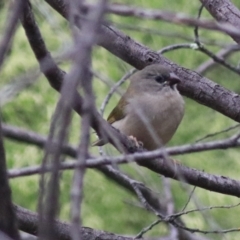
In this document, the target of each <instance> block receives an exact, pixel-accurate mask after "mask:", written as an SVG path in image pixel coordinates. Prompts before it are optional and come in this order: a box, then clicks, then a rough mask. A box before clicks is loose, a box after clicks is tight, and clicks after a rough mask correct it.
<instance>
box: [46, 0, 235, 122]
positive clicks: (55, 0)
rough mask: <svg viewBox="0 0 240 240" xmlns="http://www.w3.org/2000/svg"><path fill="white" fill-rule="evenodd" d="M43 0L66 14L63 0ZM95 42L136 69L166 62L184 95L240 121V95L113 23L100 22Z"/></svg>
mask: <svg viewBox="0 0 240 240" xmlns="http://www.w3.org/2000/svg"><path fill="white" fill-rule="evenodd" d="M45 1H46V2H48V3H49V4H50V5H51V6H52V7H53V8H54V9H56V10H57V11H58V12H59V13H60V14H62V15H63V16H64V17H65V18H67V16H68V6H67V5H66V4H65V3H64V2H63V1H62V0H45ZM76 24H78V23H76ZM77 26H78V27H79V28H80V25H77ZM98 44H99V45H100V46H102V47H104V48H106V49H107V50H108V51H110V52H111V53H112V54H114V55H116V56H117V57H119V58H121V59H122V60H123V61H125V62H127V63H129V64H130V65H132V66H134V67H136V68H137V69H142V68H143V67H145V66H146V65H149V64H152V63H160V64H163V65H167V66H169V67H170V68H171V69H173V71H174V72H176V73H177V75H178V76H179V77H181V79H183V80H184V81H183V82H182V84H181V85H179V90H180V91H181V93H182V94H183V95H185V96H187V97H189V98H192V99H194V100H195V101H197V102H198V103H200V104H203V105H205V106H208V107H210V108H212V109H214V110H216V111H218V112H220V113H222V114H223V115H225V116H227V117H229V118H231V119H233V120H235V121H238V122H240V96H239V95H238V94H236V93H235V92H233V91H230V90H227V89H225V88H224V87H222V86H219V85H218V84H216V83H215V82H213V81H211V80H209V79H207V78H205V77H202V76H201V75H199V74H198V73H196V72H194V71H190V70H188V69H185V68H183V67H181V66H179V65H177V64H175V63H173V62H171V61H170V60H168V59H167V58H165V57H163V56H162V55H159V54H158V53H156V52H154V51H152V50H151V49H149V48H147V47H146V46H143V45H141V44H139V43H137V42H135V41H134V40H133V39H131V38H130V37H129V36H127V35H125V34H124V33H123V32H121V31H119V30H118V29H116V28H114V27H112V26H106V25H105V26H102V28H101V35H100V37H99V42H98Z"/></svg>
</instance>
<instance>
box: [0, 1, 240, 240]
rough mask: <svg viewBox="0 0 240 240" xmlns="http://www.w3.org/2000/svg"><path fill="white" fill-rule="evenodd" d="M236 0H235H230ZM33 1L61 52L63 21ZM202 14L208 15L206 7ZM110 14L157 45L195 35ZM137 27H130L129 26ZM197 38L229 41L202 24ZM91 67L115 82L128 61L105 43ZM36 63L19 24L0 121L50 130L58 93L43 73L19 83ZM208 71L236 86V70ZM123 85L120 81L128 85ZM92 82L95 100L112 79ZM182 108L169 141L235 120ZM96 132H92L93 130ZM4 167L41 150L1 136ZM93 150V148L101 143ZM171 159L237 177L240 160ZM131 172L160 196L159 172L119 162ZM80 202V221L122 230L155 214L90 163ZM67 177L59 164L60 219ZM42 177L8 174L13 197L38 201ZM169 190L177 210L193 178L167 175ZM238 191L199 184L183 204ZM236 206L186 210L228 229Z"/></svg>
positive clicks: (213, 156) (235, 154)
mask: <svg viewBox="0 0 240 240" xmlns="http://www.w3.org/2000/svg"><path fill="white" fill-rule="evenodd" d="M233 2H234V3H235V4H236V5H238V7H240V3H239V2H238V1H237V0H235V1H233ZM121 3H123V4H131V5H135V6H138V7H143V8H152V9H161V10H168V11H173V12H179V13H185V14H187V15H190V16H193V17H196V16H197V13H198V9H199V7H200V3H199V1H187V0H185V1H184V0H172V1H157V0H151V1H143V0H141V1H136V0H135V1H128V0H125V1H121ZM7 6H8V3H3V5H1V6H0V7H1V10H0V29H1V31H3V29H4V27H5V23H6V17H7ZM33 7H34V11H35V15H36V18H37V22H38V25H39V27H40V29H41V32H42V35H43V37H44V40H45V42H46V44H47V47H48V49H49V50H50V51H51V53H52V54H53V56H56V57H57V56H61V55H62V54H63V53H66V52H67V51H68V50H69V46H71V44H72V40H71V32H70V30H69V26H68V23H67V22H66V21H65V20H64V19H63V18H62V17H60V16H59V14H57V13H56V12H55V11H53V10H52V9H51V8H50V7H49V6H48V5H47V4H44V1H40V0H38V1H34V2H33ZM203 16H204V17H208V18H211V16H210V15H209V14H208V13H207V12H206V11H203ZM107 19H108V21H110V22H111V23H112V24H114V25H116V27H118V28H119V29H121V30H122V31H124V32H125V33H126V34H128V35H129V36H131V38H133V39H134V40H136V41H138V42H140V43H142V44H144V45H146V46H148V47H149V48H151V49H154V50H160V49H161V48H163V47H166V46H169V45H172V44H179V43H191V42H193V36H194V34H193V28H188V27H184V26H176V25H174V24H170V23H165V22H162V21H150V20H142V19H137V18H130V17H128V18H127V17H126V18H124V17H118V16H112V15H111V16H109V15H108V16H107ZM133 28H134V29H133ZM200 38H201V39H202V40H205V41H211V42H213V43H214V42H217V43H219V44H222V45H225V44H233V41H232V40H231V39H230V38H229V37H228V36H225V35H224V34H221V33H218V32H213V31H205V30H200ZM206 47H208V48H209V49H210V50H212V51H213V52H217V51H218V50H219V49H220V48H221V47H219V46H216V45H214V44H211V45H210V44H206ZM165 56H166V57H167V58H169V59H171V60H172V61H174V62H176V63H178V64H179V65H181V66H183V67H186V68H189V69H192V70H194V69H195V68H197V66H198V65H200V64H201V63H203V62H204V61H206V60H207V59H208V57H207V56H205V55H204V54H202V53H200V52H198V51H196V50H192V49H181V50H177V51H172V52H168V53H166V54H165ZM239 57H240V55H239V53H235V54H234V55H233V56H232V57H230V58H229V59H228V61H229V62H230V63H231V64H232V65H234V66H237V65H238V64H239V60H240V58H239ZM92 60H93V68H94V70H95V71H96V72H98V73H100V74H101V75H102V76H104V77H105V78H106V79H110V83H111V84H114V83H115V82H116V81H117V80H119V79H120V78H121V77H122V76H123V75H124V74H125V73H126V72H127V71H128V70H129V69H131V66H129V65H128V64H126V63H124V62H123V61H122V60H120V59H117V58H116V57H115V56H113V55H111V54H110V53H109V52H107V51H106V50H105V49H102V48H100V47H95V48H94V52H93V58H92ZM37 67H38V64H37V62H36V60H35V57H34V55H33V53H32V51H31V49H30V47H29V44H28V41H27V39H26V36H25V34H24V31H23V29H22V27H21V26H19V28H18V30H17V33H16V36H15V38H14V41H13V45H12V47H11V50H10V51H9V53H8V56H7V60H6V61H5V63H4V66H3V68H2V71H1V82H0V97H1V105H2V109H1V111H2V119H3V122H4V123H7V124H12V125H15V126H18V127H22V128H25V129H28V130H32V131H35V132H37V133H40V134H43V135H47V134H48V131H49V125H50V121H51V117H52V114H53V113H54V109H55V106H56V103H57V100H58V98H59V95H58V93H56V92H55V91H54V90H53V89H52V88H51V87H50V86H49V84H48V82H47V81H46V79H45V78H44V77H43V76H41V77H40V78H39V79H38V80H37V81H34V82H33V83H31V84H27V87H24V88H23V89H22V90H21V91H20V89H18V87H17V86H18V85H17V83H19V81H20V80H19V76H21V75H24V74H26V73H28V72H29V70H30V69H33V68H37ZM61 67H62V68H63V69H64V70H66V71H68V70H69V69H70V64H69V63H68V62H67V63H66V62H64V63H61ZM206 76H207V77H208V78H210V79H212V80H213V81H215V82H217V83H218V84H220V85H222V86H224V87H226V88H227V89H231V90H233V91H235V92H236V93H238V94H239V93H240V84H239V76H237V75H236V74H234V73H232V72H230V71H229V70H226V69H225V68H223V67H220V66H217V67H216V68H214V69H213V70H211V71H209V72H208V73H207V74H206ZM6 86H10V87H12V88H16V89H17V90H16V91H17V92H18V91H19V93H18V94H16V95H13V96H10V98H7V96H8V95H4V94H7V93H6V91H5V92H4V89H5V87H6ZM126 86H127V85H124V86H123V87H122V89H125V88H126ZM94 89H95V95H96V102H97V105H98V107H100V106H101V103H102V101H103V100H104V98H105V96H106V95H107V93H108V91H109V89H110V87H109V86H108V85H106V84H105V83H103V82H102V81H101V80H100V79H98V78H94ZM118 99H119V95H118V94H115V95H114V96H113V97H112V98H111V100H110V102H109V104H108V105H107V109H106V111H105V113H104V116H105V117H106V116H107V115H108V113H109V111H111V109H112V108H113V107H114V106H115V104H116V102H117V100H118ZM185 101H186V113H185V116H184V119H183V121H182V123H181V125H180V127H179V129H178V131H177V133H176V134H175V136H174V138H173V139H172V140H171V142H170V143H169V144H168V145H180V144H187V143H192V142H194V141H196V140H197V139H200V138H201V137H204V136H205V135H206V134H209V133H214V132H217V131H220V130H222V129H225V128H227V127H230V126H233V125H234V124H236V123H235V122H234V121H232V120H231V119H228V118H227V117H225V116H223V115H221V114H219V113H217V112H215V111H214V110H212V109H210V108H207V107H205V106H202V105H199V104H198V103H196V102H194V101H192V100H191V99H187V98H185ZM79 126H80V120H79V116H78V115H77V114H75V113H74V115H73V121H72V127H71V133H70V143H71V144H72V145H75V146H77V145H78V139H79V136H80V127H79ZM237 131H239V128H238V129H234V130H233V131H230V132H228V133H224V134H221V135H218V136H217V137H214V138H209V139H208V140H214V139H221V138H225V137H227V136H230V135H232V134H234V133H235V132H237ZM92 137H93V140H94V139H96V138H95V136H94V134H93V135H92ZM5 147H6V155H7V164H8V168H21V167H26V166H31V165H38V164H40V162H41V159H42V157H43V151H42V150H41V149H38V148H36V147H34V146H31V145H27V144H19V143H17V142H13V141H10V140H8V139H5ZM104 149H105V151H106V152H107V153H108V154H116V152H115V151H114V150H113V148H111V147H110V146H106V147H105V148H104ZM91 151H92V152H93V153H95V154H98V149H97V148H93V149H91ZM176 159H177V160H178V161H181V162H182V163H183V164H184V165H186V166H189V167H192V168H196V169H199V170H203V171H205V172H208V173H212V174H217V175H224V176H228V177H231V178H235V179H239V172H240V164H239V159H240V158H239V150H238V149H229V150H216V151H211V152H206V153H197V154H189V155H184V156H177V157H176ZM119 168H120V169H122V170H123V171H125V172H127V173H128V174H129V175H131V176H132V177H133V178H135V179H138V180H140V181H142V182H144V183H145V184H146V185H147V186H149V187H150V188H151V189H153V190H154V191H155V192H156V193H159V196H161V197H163V198H164V196H162V195H163V184H162V178H163V177H162V176H158V175H156V174H154V173H151V172H150V171H148V170H146V169H143V168H141V167H139V166H137V165H136V164H129V165H125V166H119ZM84 181H85V188H84V202H83V207H82V209H83V213H82V220H83V225H84V226H88V227H91V228H95V229H101V230H105V231H110V232H114V233H119V234H125V235H126V234H127V235H128V234H133V235H134V234H137V233H138V232H139V231H140V230H141V229H142V228H144V227H146V226H148V225H149V224H150V223H151V222H152V221H154V220H155V219H156V218H155V216H153V215H152V214H150V213H149V212H147V211H145V210H144V209H143V208H141V207H139V203H138V201H137V200H136V199H135V198H134V197H133V196H132V195H131V194H129V193H128V192H126V191H125V190H124V189H123V188H121V187H119V186H116V184H114V183H112V182H110V181H109V180H108V179H107V178H106V177H105V176H104V175H102V174H100V173H99V172H97V171H94V170H88V171H87V173H86V176H85V180H84ZM71 183H72V171H64V172H63V174H62V177H61V198H60V204H61V206H60V219H62V220H67V221H68V220H69V219H70V214H69V209H70V190H71ZM38 184H39V177H38V176H32V177H23V178H17V179H12V180H11V186H12V193H13V200H14V203H16V204H19V205H21V206H22V207H26V208H28V209H31V210H33V211H36V208H37V199H38ZM171 186H172V193H173V197H174V200H175V206H176V210H181V209H182V208H183V206H184V205H185V204H186V202H187V199H188V197H189V193H190V191H191V190H192V189H193V187H192V186H187V185H184V184H181V183H179V182H177V181H172V180H171ZM238 202H239V200H238V199H237V198H236V197H232V196H225V195H223V194H217V193H213V192H209V191H206V190H203V189H199V188H196V189H195V191H194V197H193V198H192V200H191V202H190V203H189V205H188V207H187V209H190V208H195V207H204V206H215V205H231V204H236V203H238ZM239 214H240V208H239V207H237V208H234V209H215V210H211V211H206V212H204V213H203V212H202V213H201V212H197V213H194V214H189V215H186V216H184V217H183V220H184V221H185V223H186V225H187V226H188V227H192V228H198V229H205V230H213V229H228V228H235V227H238V226H239V224H240V218H239ZM165 234H167V228H166V226H165V225H164V224H160V225H158V226H157V227H155V228H154V229H153V230H151V231H150V232H149V233H148V234H147V235H151V236H159V235H165ZM239 237H240V233H228V234H225V235H210V238H211V239H222V238H224V239H229V240H230V239H231V240H234V239H239Z"/></svg>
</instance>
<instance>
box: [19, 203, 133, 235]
mask: <svg viewBox="0 0 240 240" xmlns="http://www.w3.org/2000/svg"><path fill="white" fill-rule="evenodd" d="M15 209H16V212H17V218H18V226H19V229H20V230H22V231H24V232H27V233H29V234H32V235H37V233H38V221H39V219H38V215H37V214H36V213H33V212H31V211H29V210H26V209H24V208H22V207H19V206H15ZM54 227H55V229H56V233H57V236H56V237H57V239H58V240H71V239H72V238H71V234H70V230H71V229H70V228H71V226H70V225H69V224H67V223H64V222H60V221H57V220H56V221H55V223H54ZM81 233H82V235H81V236H82V238H81V239H82V240H89V239H93V240H94V239H95V240H115V239H116V240H132V239H133V238H129V237H123V236H118V235H115V234H113V233H108V232H104V231H99V230H94V229H91V228H86V227H82V228H81Z"/></svg>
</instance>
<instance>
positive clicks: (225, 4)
mask: <svg viewBox="0 0 240 240" xmlns="http://www.w3.org/2000/svg"><path fill="white" fill-rule="evenodd" d="M200 1H201V2H202V4H204V7H205V8H206V9H207V10H208V11H209V13H210V14H211V15H212V16H213V17H214V18H215V19H216V20H217V21H218V22H219V23H220V24H221V23H229V24H231V25H234V26H235V27H236V28H239V27H240V11H239V9H238V8H237V7H236V6H234V5H233V3H232V1H230V0H219V1H213V0H200ZM226 33H227V34H229V35H230V36H231V37H232V38H233V39H234V41H236V42H237V43H238V44H239V43H240V37H239V36H236V35H235V34H233V35H232V34H231V33H229V32H226Z"/></svg>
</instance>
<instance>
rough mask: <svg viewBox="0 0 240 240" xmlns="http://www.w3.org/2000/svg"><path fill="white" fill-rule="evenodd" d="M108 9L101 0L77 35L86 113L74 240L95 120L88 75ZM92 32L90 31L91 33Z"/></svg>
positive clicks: (76, 180) (74, 208) (77, 236)
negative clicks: (91, 132) (93, 119)
mask: <svg viewBox="0 0 240 240" xmlns="http://www.w3.org/2000/svg"><path fill="white" fill-rule="evenodd" d="M79 4H80V2H78V3H77V2H76V3H75V4H73V5H74V7H76V6H78V5H79ZM105 7H106V1H105V0H100V1H99V2H98V3H97V4H96V6H95V8H94V9H92V13H91V14H90V17H89V18H88V21H86V22H84V24H83V25H82V37H77V36H78V34H77V33H76V34H75V35H76V38H75V44H76V51H77V52H79V53H81V54H78V55H77V57H76V60H75V64H76V67H77V66H78V67H79V66H81V67H80V68H82V71H80V72H79V76H77V77H79V78H80V79H81V85H82V88H83V90H84V95H85V96H84V101H83V106H84V112H83V115H82V124H81V141H80V145H79V150H78V157H77V162H78V163H80V166H79V167H78V168H76V170H75V172H74V177H73V183H72V189H71V199H72V205H71V217H72V237H73V239H75V240H78V239H81V238H82V234H81V220H80V216H79V214H80V213H81V203H82V199H83V177H84V173H85V163H86V159H87V157H88V148H89V138H90V136H89V135H90V127H91V125H90V123H91V121H92V117H93V109H95V105H94V96H93V92H92V81H91V78H92V75H91V74H90V72H89V64H90V62H91V59H90V55H91V49H92V47H93V45H94V43H95V41H96V40H95V39H96V38H97V33H98V29H99V27H100V24H101V21H102V18H103V14H104V11H105ZM75 17H76V16H75ZM89 29H91V31H89Z"/></svg>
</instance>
